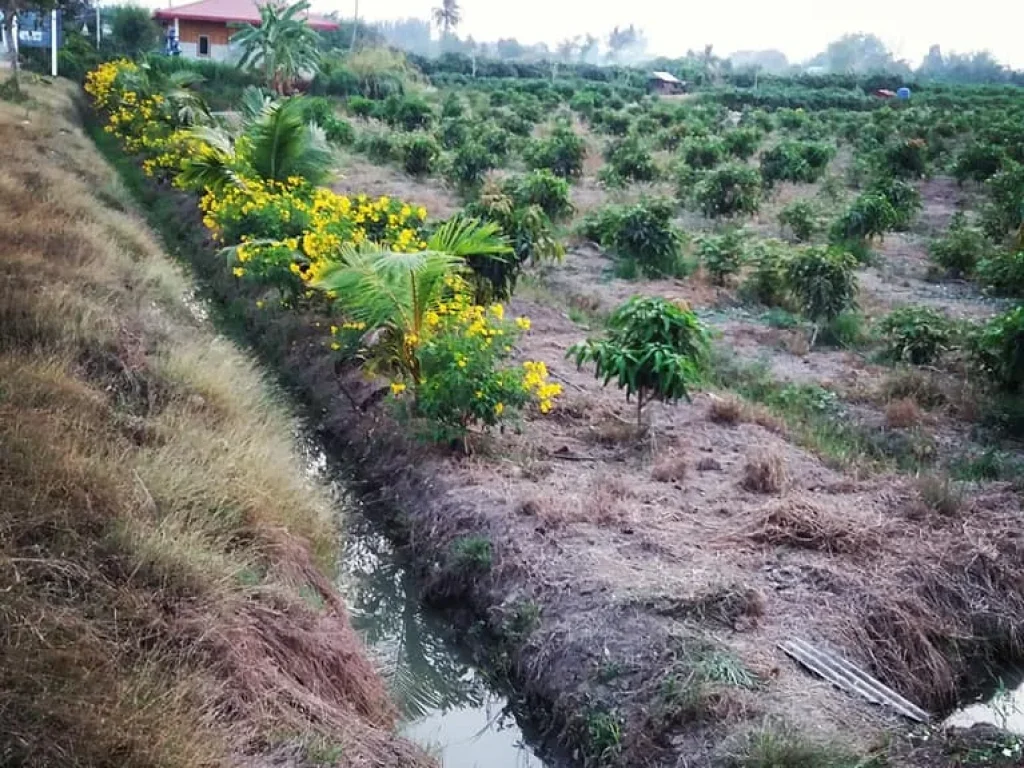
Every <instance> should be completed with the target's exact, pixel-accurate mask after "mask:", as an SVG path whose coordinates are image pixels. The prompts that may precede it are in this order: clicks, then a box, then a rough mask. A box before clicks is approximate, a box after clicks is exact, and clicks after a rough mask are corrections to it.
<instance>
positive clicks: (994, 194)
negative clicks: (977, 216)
mask: <svg viewBox="0 0 1024 768" xmlns="http://www.w3.org/2000/svg"><path fill="white" fill-rule="evenodd" d="M985 191H986V192H987V193H988V198H989V201H988V204H987V205H986V206H985V207H984V209H983V210H982V226H983V228H984V230H985V234H986V235H988V236H989V237H990V238H992V239H993V240H996V241H1000V240H1002V239H1003V238H1004V237H1006V233H1007V232H1010V231H1019V229H1020V227H1021V226H1022V225H1024V165H1022V164H1021V163H1016V162H1013V161H1007V163H1006V164H1005V165H1004V166H1003V167H1002V168H1001V169H1000V170H999V172H998V173H996V174H994V175H993V176H992V178H990V179H989V180H988V181H987V182H986V183H985Z"/></svg>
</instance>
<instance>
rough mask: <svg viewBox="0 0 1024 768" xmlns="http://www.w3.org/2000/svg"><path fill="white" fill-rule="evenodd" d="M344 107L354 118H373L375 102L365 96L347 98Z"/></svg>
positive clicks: (375, 107)
mask: <svg viewBox="0 0 1024 768" xmlns="http://www.w3.org/2000/svg"><path fill="white" fill-rule="evenodd" d="M345 106H346V107H347V108H348V111H349V112H351V113H352V114H353V115H355V116H356V117H364V118H366V117H373V115H374V111H375V110H376V109H377V102H375V101H374V100H373V99H368V98H366V97H365V96H349V97H348V101H347V102H346V104H345Z"/></svg>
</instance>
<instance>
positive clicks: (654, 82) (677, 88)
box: [647, 72, 686, 96]
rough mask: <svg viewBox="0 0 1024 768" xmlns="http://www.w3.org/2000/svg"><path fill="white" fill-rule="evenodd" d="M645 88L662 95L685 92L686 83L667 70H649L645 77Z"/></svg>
mask: <svg viewBox="0 0 1024 768" xmlns="http://www.w3.org/2000/svg"><path fill="white" fill-rule="evenodd" d="M647 90H649V91H650V92H651V93H657V94H660V95H662V96H671V95H673V94H676V93H686V83H684V82H683V81H682V80H680V79H679V78H678V77H676V76H675V75H673V74H671V73H669V72H651V76H650V77H649V78H647Z"/></svg>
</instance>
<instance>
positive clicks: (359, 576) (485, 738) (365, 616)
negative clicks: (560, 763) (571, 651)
mask: <svg viewBox="0 0 1024 768" xmlns="http://www.w3.org/2000/svg"><path fill="white" fill-rule="evenodd" d="M301 443H302V446H303V449H304V452H305V455H306V459H307V468H308V471H309V473H310V474H311V475H312V476H314V477H315V478H317V479H318V480H320V481H326V482H327V483H328V484H329V486H330V488H331V493H332V496H333V498H334V500H335V503H336V505H337V506H338V508H339V510H340V511H341V513H342V516H343V517H344V520H345V531H344V539H343V542H342V549H341V553H340V564H339V576H338V587H339V590H340V592H341V593H342V595H343V596H344V598H345V601H346V603H347V604H348V608H349V612H350V613H351V617H352V624H353V625H354V626H355V628H356V630H357V631H358V632H359V633H360V634H361V635H362V637H363V641H364V642H365V643H366V648H367V651H368V653H369V654H370V657H371V659H372V660H373V661H374V663H375V665H376V667H377V669H378V671H379V673H380V675H381V676H382V677H383V678H384V680H385V681H386V683H387V684H388V686H389V688H390V690H391V694H392V698H393V700H394V701H395V703H396V704H397V705H398V707H399V708H400V710H401V712H402V715H403V722H402V726H401V732H402V733H403V735H405V736H406V737H407V738H408V739H410V740H411V741H413V742H415V743H417V744H419V745H421V746H422V747H423V748H424V749H426V750H427V751H428V752H429V753H431V754H432V755H434V756H435V757H437V759H438V760H439V762H440V763H441V765H442V766H443V768H554V767H553V766H551V765H550V764H548V763H545V762H544V761H542V760H541V759H540V758H539V757H538V756H537V755H536V753H535V752H534V751H533V750H532V749H531V748H530V747H529V746H528V745H527V744H526V743H525V741H524V738H523V734H522V731H521V730H520V728H519V725H518V724H517V722H516V720H515V717H514V716H513V714H512V713H511V711H510V709H509V706H508V700H507V699H506V698H505V697H504V696H503V695H502V694H501V693H499V692H497V691H495V690H494V689H493V688H492V687H491V686H490V685H489V684H488V682H487V681H486V680H485V678H484V677H483V675H481V673H480V672H479V671H478V670H477V669H476V668H474V666H473V665H472V663H471V662H470V661H469V658H468V654H467V653H466V652H465V650H464V649H460V648H458V647H457V646H456V645H455V644H454V643H453V642H452V639H451V633H450V632H447V631H446V627H445V625H444V622H443V619H442V617H441V616H440V615H438V614H436V613H434V612H432V611H430V610H429V609H427V608H425V607H424V606H423V604H422V602H421V601H420V599H419V595H418V592H417V588H416V584H415V582H414V579H413V577H412V575H411V574H410V572H409V569H408V568H407V567H406V566H405V564H404V563H403V562H402V559H401V557H400V556H399V554H398V553H397V552H395V549H394V547H392V545H391V543H390V542H389V541H388V539H387V538H386V537H385V536H384V535H383V534H381V533H380V532H379V530H377V529H376V528H375V526H374V524H373V522H372V521H371V520H370V519H369V517H368V516H367V515H366V514H365V513H364V511H363V510H362V509H361V504H360V503H359V501H358V499H356V498H354V496H353V494H352V493H351V492H350V491H349V490H348V487H347V485H346V482H345V481H344V480H343V479H339V478H338V477H337V475H336V473H335V472H334V470H333V467H332V466H331V462H330V461H329V460H328V458H327V455H326V453H325V452H324V451H323V449H322V448H321V447H320V445H319V444H318V442H317V441H315V440H312V439H310V438H308V437H304V438H302V439H301Z"/></svg>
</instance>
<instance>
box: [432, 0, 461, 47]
mask: <svg viewBox="0 0 1024 768" xmlns="http://www.w3.org/2000/svg"><path fill="white" fill-rule="evenodd" d="M433 15H434V23H435V24H437V26H439V27H440V28H441V35H442V37H443V38H444V39H445V40H447V39H448V37H449V35H451V33H452V30H453V29H455V28H456V27H458V26H459V23H460V22H461V21H462V9H461V8H459V3H458V0H441V5H440V6H439V7H437V8H435V9H434V11H433Z"/></svg>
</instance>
